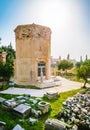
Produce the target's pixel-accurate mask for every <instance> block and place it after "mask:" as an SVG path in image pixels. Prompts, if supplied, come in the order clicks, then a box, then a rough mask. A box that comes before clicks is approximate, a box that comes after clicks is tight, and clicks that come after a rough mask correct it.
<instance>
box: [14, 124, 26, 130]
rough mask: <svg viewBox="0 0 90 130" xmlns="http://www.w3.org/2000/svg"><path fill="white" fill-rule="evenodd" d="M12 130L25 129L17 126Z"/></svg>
mask: <svg viewBox="0 0 90 130" xmlns="http://www.w3.org/2000/svg"><path fill="white" fill-rule="evenodd" d="M12 130H24V129H23V128H22V127H21V126H20V125H18V124H17V125H16V126H15V127H14V128H13V129H12Z"/></svg>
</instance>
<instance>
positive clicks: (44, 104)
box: [38, 101, 51, 114]
mask: <svg viewBox="0 0 90 130" xmlns="http://www.w3.org/2000/svg"><path fill="white" fill-rule="evenodd" d="M38 108H39V109H40V110H41V111H42V114H45V113H47V112H49V110H50V108H51V105H50V103H48V102H44V101H41V102H39V103H38Z"/></svg>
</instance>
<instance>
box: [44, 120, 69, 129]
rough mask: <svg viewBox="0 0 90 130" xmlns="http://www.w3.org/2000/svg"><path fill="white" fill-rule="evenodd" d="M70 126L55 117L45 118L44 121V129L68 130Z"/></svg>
mask: <svg viewBox="0 0 90 130" xmlns="http://www.w3.org/2000/svg"><path fill="white" fill-rule="evenodd" d="M70 128H71V126H70V125H68V124H66V123H64V122H62V121H59V120H57V119H47V120H46V122H45V130H66V129H69V130H70Z"/></svg>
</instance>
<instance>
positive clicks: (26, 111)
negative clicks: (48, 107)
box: [13, 104, 31, 117]
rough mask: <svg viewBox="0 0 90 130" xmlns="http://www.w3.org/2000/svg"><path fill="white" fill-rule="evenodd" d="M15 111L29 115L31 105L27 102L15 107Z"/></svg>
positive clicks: (21, 114) (24, 115) (17, 113)
mask: <svg viewBox="0 0 90 130" xmlns="http://www.w3.org/2000/svg"><path fill="white" fill-rule="evenodd" d="M13 110H14V113H15V114H16V115H19V116H23V117H27V116H29V114H30V111H31V107H30V106H29V105H26V104H20V105H18V106H16V107H15V108H13Z"/></svg>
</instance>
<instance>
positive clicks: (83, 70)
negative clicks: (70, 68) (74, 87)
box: [77, 60, 90, 87]
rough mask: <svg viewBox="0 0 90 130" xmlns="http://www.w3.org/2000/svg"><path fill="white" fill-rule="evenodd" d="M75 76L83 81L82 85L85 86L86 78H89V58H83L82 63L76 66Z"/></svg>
mask: <svg viewBox="0 0 90 130" xmlns="http://www.w3.org/2000/svg"><path fill="white" fill-rule="evenodd" d="M77 77H78V78H79V79H80V78H81V79H83V80H84V81H85V82H84V85H83V87H86V83H87V81H88V78H90V60H85V61H84V62H83V63H82V65H81V66H80V67H79V68H77Z"/></svg>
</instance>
